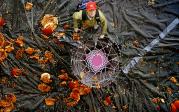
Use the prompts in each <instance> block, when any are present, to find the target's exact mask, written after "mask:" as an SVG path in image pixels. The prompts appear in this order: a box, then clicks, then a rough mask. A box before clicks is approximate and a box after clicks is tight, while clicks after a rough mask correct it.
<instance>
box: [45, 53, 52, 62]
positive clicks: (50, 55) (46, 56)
mask: <svg viewBox="0 0 179 112" xmlns="http://www.w3.org/2000/svg"><path fill="white" fill-rule="evenodd" d="M45 58H47V59H48V60H52V59H53V54H52V53H51V52H50V51H45Z"/></svg>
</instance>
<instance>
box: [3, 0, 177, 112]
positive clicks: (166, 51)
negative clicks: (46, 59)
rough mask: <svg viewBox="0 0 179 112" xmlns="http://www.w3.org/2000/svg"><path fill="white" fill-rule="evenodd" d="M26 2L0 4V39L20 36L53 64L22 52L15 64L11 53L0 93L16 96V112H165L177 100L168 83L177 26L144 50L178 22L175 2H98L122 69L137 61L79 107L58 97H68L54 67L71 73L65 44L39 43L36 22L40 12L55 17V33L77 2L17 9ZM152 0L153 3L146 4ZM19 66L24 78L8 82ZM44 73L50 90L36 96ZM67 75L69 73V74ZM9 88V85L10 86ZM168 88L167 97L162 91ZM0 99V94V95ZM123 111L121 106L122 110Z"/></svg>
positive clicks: (173, 72) (52, 0)
mask: <svg viewBox="0 0 179 112" xmlns="http://www.w3.org/2000/svg"><path fill="white" fill-rule="evenodd" d="M26 2H27V0H1V1H0V13H1V15H2V16H3V17H4V18H5V19H6V21H7V24H6V26H4V28H3V29H1V32H3V34H4V35H5V36H6V38H8V39H10V38H13V39H15V38H17V36H18V35H20V34H23V36H24V37H25V43H26V44H25V48H27V47H29V46H30V47H33V48H36V49H40V50H41V53H42V54H43V52H44V51H46V50H49V51H51V52H52V53H53V54H54V56H55V62H53V63H48V64H46V65H43V66H42V65H39V64H38V63H37V62H35V61H33V60H31V59H29V57H28V56H26V55H25V54H24V56H23V58H22V59H20V60H17V59H16V58H15V53H16V51H17V50H18V49H20V48H19V47H17V46H16V47H15V51H13V52H12V53H10V54H9V55H8V58H7V59H6V60H5V61H3V63H1V64H0V71H1V72H0V77H1V79H2V78H4V77H7V78H8V84H1V94H2V95H4V94H7V93H14V94H15V95H16V96H17V102H16V108H15V110H14V112H15V111H17V112H19V111H20V112H22V111H24V112H27V111H29V112H30V111H35V112H37V111H39V112H40V111H41V112H42V111H43V112H46V111H48V112H52V111H53V112H64V111H65V112H70V111H72V112H109V111H111V112H122V111H129V112H154V111H159V110H157V106H160V111H163V112H168V111H169V106H170V103H171V102H172V101H174V100H175V99H178V97H179V93H178V90H179V86H178V85H176V84H174V83H172V82H171V81H170V80H169V79H170V77H172V76H174V77H176V79H177V80H178V81H179V65H178V63H177V62H179V25H176V27H175V28H173V29H172V30H171V31H170V32H168V34H167V35H166V36H165V38H164V39H160V38H159V40H160V41H159V43H158V44H156V45H155V46H154V47H153V48H152V49H151V50H150V51H148V52H146V51H145V50H144V48H145V47H146V46H147V45H149V43H150V42H152V41H153V40H154V39H156V38H158V37H159V35H160V33H161V32H163V30H164V29H165V28H166V27H167V26H168V25H169V24H170V23H171V22H172V21H173V20H174V19H176V18H179V1H178V0H98V1H97V2H98V6H99V7H100V9H101V10H102V11H103V12H104V13H105V15H106V18H107V20H108V26H109V28H108V33H109V35H108V37H109V38H110V39H111V40H112V41H113V42H114V43H116V44H118V45H120V46H121V49H120V53H121V60H122V61H121V67H125V66H126V65H127V64H128V63H130V61H131V59H132V58H134V57H139V56H140V57H142V59H140V60H139V62H138V63H137V64H136V65H135V66H134V67H133V68H131V70H129V72H128V73H123V72H120V73H116V74H117V75H118V78H117V79H116V80H117V81H116V83H114V84H110V85H109V86H107V87H104V88H101V89H95V88H94V89H93V91H92V92H91V93H90V94H89V95H87V96H83V97H82V98H81V100H80V102H79V104H78V105H77V106H75V107H72V108H67V107H66V106H65V103H64V102H63V98H64V97H66V96H67V94H68V93H69V89H68V88H62V87H59V86H58V83H59V80H58V78H57V76H58V73H59V69H66V70H67V71H68V72H69V74H70V73H71V68H70V67H71V65H70V50H69V49H70V48H71V47H72V46H70V45H69V44H65V47H64V48H62V47H59V46H58V44H56V43H54V38H53V37H50V38H49V39H43V38H42V36H41V34H40V33H41V32H40V28H39V21H40V19H41V18H42V17H43V16H44V14H53V15H56V16H58V17H59V20H60V22H59V26H58V28H57V31H63V25H64V24H65V23H68V24H72V17H71V15H72V14H73V12H74V11H75V10H76V7H77V5H78V3H79V2H80V1H79V0H29V1H28V2H32V3H33V9H32V10H31V11H25V10H24V8H23V5H24V3H26ZM152 2H153V4H152ZM72 30H73V29H72V28H70V29H68V30H67V31H66V34H67V36H68V37H71V35H72ZM13 67H19V68H23V69H25V70H26V72H25V73H24V74H25V76H20V77H19V78H14V77H12V76H11V69H12V68H13ZM43 72H49V73H51V74H52V75H53V77H52V78H53V83H52V84H51V86H53V91H51V92H49V93H47V94H44V93H41V92H40V91H39V90H38V88H37V85H38V84H39V83H40V80H39V78H40V74H41V73H43ZM71 77H73V74H71ZM14 83H15V84H16V86H15V87H12V85H13V84H14ZM168 87H169V88H171V89H172V91H173V92H172V94H169V93H168V92H167V88H168ZM2 95H1V96H2ZM108 95H110V96H111V98H112V102H113V106H105V105H104V103H103V99H104V98H105V96H108ZM49 96H51V97H56V98H57V97H58V99H59V100H58V102H57V103H56V104H55V105H54V106H52V107H48V106H45V104H44V99H45V98H47V97H49ZM157 97H158V98H162V99H164V103H162V102H160V103H159V104H155V103H153V102H152V99H153V98H157ZM125 107H127V108H125Z"/></svg>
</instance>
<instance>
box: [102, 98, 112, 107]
mask: <svg viewBox="0 0 179 112" xmlns="http://www.w3.org/2000/svg"><path fill="white" fill-rule="evenodd" d="M111 103H112V101H111V98H110V96H107V97H106V98H105V100H104V104H105V105H106V106H109V105H111Z"/></svg>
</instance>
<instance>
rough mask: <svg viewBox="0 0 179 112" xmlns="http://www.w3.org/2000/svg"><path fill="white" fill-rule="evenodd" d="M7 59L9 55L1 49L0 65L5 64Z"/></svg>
mask: <svg viewBox="0 0 179 112" xmlns="http://www.w3.org/2000/svg"><path fill="white" fill-rule="evenodd" d="M6 58H7V53H6V52H5V51H4V49H0V63H1V62H3V61H4V60H5V59H6Z"/></svg>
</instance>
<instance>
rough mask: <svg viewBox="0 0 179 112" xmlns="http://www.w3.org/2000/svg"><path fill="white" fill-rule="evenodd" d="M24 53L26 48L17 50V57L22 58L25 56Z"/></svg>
mask: <svg viewBox="0 0 179 112" xmlns="http://www.w3.org/2000/svg"><path fill="white" fill-rule="evenodd" d="M23 54H24V49H19V50H18V51H17V52H16V59H20V58H22V57H23Z"/></svg>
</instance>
